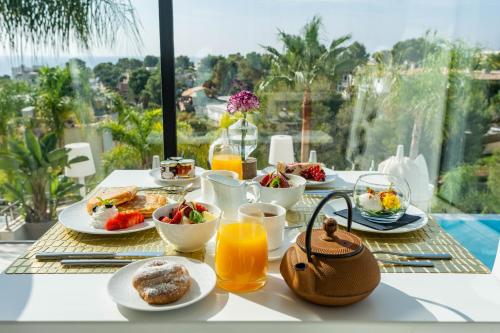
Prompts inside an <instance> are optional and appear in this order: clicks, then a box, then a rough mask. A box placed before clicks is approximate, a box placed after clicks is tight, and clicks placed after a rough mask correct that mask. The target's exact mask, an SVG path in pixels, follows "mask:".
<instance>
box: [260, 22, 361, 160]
mask: <svg viewBox="0 0 500 333" xmlns="http://www.w3.org/2000/svg"><path fill="white" fill-rule="evenodd" d="M320 28H321V18H319V17H317V16H315V17H313V19H312V20H311V21H310V22H309V23H307V24H306V25H305V26H304V28H303V31H302V34H301V35H300V36H298V35H290V34H287V33H285V32H283V31H279V32H278V37H279V39H280V41H281V43H282V44H283V52H282V53H280V52H279V51H278V50H276V49H275V48H273V47H271V46H263V47H264V49H265V50H266V51H267V52H268V53H269V54H270V55H271V58H272V60H271V61H272V62H271V72H270V75H269V76H268V77H267V79H266V80H265V81H263V82H262V83H261V85H260V89H267V88H268V87H272V86H275V85H279V84H285V85H286V86H288V87H290V88H293V89H300V90H301V91H303V98H302V142H301V160H302V161H305V160H307V158H308V156H309V143H310V130H311V115H312V97H311V90H312V87H313V84H314V83H316V82H318V81H320V80H326V81H327V82H331V83H334V82H336V81H337V80H338V79H339V76H340V75H341V74H342V73H343V71H345V70H348V69H352V68H353V60H352V59H351V58H350V57H349V53H350V49H349V48H348V47H345V46H343V45H344V43H346V42H347V41H348V40H349V39H350V38H351V37H350V36H349V35H346V36H342V37H340V38H337V39H334V40H333V41H332V42H331V44H330V46H329V47H326V46H324V45H323V44H321V43H320V41H319V31H320ZM332 85H333V84H332Z"/></svg>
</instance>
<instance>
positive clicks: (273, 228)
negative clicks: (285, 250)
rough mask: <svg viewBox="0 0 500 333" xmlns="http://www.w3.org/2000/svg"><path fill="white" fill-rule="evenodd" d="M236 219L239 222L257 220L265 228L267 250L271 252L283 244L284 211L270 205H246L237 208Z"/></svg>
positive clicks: (257, 203)
mask: <svg viewBox="0 0 500 333" xmlns="http://www.w3.org/2000/svg"><path fill="white" fill-rule="evenodd" d="M238 217H239V218H240V219H241V220H250V221H251V220H252V219H258V220H260V221H262V224H263V225H264V227H265V228H266V232H267V244H268V250H269V251H272V250H275V249H277V248H279V247H280V246H281V245H282V244H283V240H284V233H285V223H286V209H285V208H283V207H282V206H280V205H276V204H272V203H263V202H256V203H248V204H244V205H241V206H240V208H238Z"/></svg>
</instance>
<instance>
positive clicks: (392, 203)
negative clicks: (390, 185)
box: [382, 192, 401, 210]
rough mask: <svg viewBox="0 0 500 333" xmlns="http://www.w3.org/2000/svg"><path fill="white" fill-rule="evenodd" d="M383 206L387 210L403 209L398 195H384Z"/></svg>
mask: <svg viewBox="0 0 500 333" xmlns="http://www.w3.org/2000/svg"><path fill="white" fill-rule="evenodd" d="M382 206H384V208H385V209H390V210H396V209H399V208H400V207H401V203H400V202H399V198H398V196H397V195H396V194H394V193H390V192H389V193H386V194H385V195H384V198H383V199H382Z"/></svg>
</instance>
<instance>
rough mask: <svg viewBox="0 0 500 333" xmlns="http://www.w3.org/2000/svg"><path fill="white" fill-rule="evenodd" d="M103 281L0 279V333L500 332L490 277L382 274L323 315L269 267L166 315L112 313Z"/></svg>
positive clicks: (140, 175) (121, 178) (88, 277)
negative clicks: (256, 277)
mask: <svg viewBox="0 0 500 333" xmlns="http://www.w3.org/2000/svg"><path fill="white" fill-rule="evenodd" d="M339 174H340V175H341V177H342V175H343V174H342V173H339ZM346 175H349V174H346ZM350 175H351V176H352V175H353V174H350ZM346 178H348V177H346ZM102 184H103V185H105V186H117V185H131V184H135V185H139V186H153V185H154V181H153V180H151V179H149V177H148V174H147V172H145V171H115V172H113V173H112V174H111V175H110V176H109V177H107V178H106V179H105V180H104V181H103V183H102ZM109 277H110V275H106V274H80V275H68V274H54V275H50V274H34V275H7V274H2V275H0V332H32V331H34V330H35V329H36V331H38V332H45V331H50V332H68V331H69V330H68V329H71V333H76V332H86V331H90V330H91V329H92V330H94V331H96V332H99V331H102V330H104V329H106V332H120V333H123V332H129V331H130V332H138V331H140V332H157V331H160V330H161V331H165V332H169V333H170V332H176V331H184V332H186V331H188V330H191V331H193V330H194V332H197V331H200V330H203V331H207V332H221V331H234V330H235V329H238V333H240V332H250V331H252V332H255V330H256V329H263V330H264V332H265V331H267V330H269V329H273V330H274V329H276V328H278V330H279V331H281V329H285V328H286V330H287V331H290V332H299V331H300V332H303V331H304V329H308V328H309V327H311V328H312V327H314V332H321V331H329V332H331V330H332V328H333V329H348V330H350V331H352V332H358V331H359V332H361V331H363V332H366V331H367V330H370V331H371V332H379V331H380V332H401V331H403V329H413V330H416V331H419V330H420V329H422V328H425V331H426V332H443V331H454V332H462V331H474V332H481V331H485V332H486V331H490V332H493V331H498V330H500V280H497V279H495V278H494V277H493V276H492V275H489V274H389V273H387V274H382V282H381V284H380V286H379V287H378V288H377V289H376V290H375V291H374V293H373V294H372V295H371V296H369V297H368V298H367V299H366V300H364V301H362V302H360V303H358V304H355V305H352V306H348V307H342V308H328V307H322V306H316V305H312V304H309V303H307V302H305V301H302V300H301V299H299V298H297V297H296V296H295V295H294V294H293V293H292V292H291V291H290V290H289V289H288V287H287V286H286V284H285V283H284V281H283V280H282V278H281V275H280V274H279V270H278V263H271V264H270V274H269V278H268V282H267V284H266V286H265V287H264V288H263V289H261V290H260V291H258V292H255V293H248V294H240V295H236V294H231V293H227V292H225V291H222V290H219V289H216V290H215V291H214V292H213V293H212V294H211V295H209V296H208V297H207V298H206V299H205V300H203V301H201V302H199V303H197V304H195V305H192V306H190V307H188V308H185V309H179V310H176V311H172V312H165V313H142V312H137V311H132V310H128V309H125V308H121V307H117V306H116V305H115V304H114V303H113V302H112V301H111V299H110V298H109V297H108V295H107V292H106V283H107V281H108V279H109ZM299 321H300V322H308V323H309V325H308V326H306V327H304V326H303V325H297V322H299ZM207 322H209V325H207ZM277 322H279V324H277ZM464 322H467V323H468V324H467V325H464V324H463V323H464ZM126 323H133V324H134V325H124V324H126ZM460 323H462V324H460ZM276 325H279V326H276ZM96 329H97V330H96ZM266 329H267V330H266Z"/></svg>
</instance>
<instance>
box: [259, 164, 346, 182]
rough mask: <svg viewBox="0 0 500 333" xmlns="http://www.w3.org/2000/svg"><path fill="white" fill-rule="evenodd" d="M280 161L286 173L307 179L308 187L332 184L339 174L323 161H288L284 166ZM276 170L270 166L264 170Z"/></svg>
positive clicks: (268, 171) (269, 171)
mask: <svg viewBox="0 0 500 333" xmlns="http://www.w3.org/2000/svg"><path fill="white" fill-rule="evenodd" d="M282 164H284V163H281V162H279V163H278V167H279V168H284V170H285V173H288V174H292V175H297V176H301V177H302V178H305V180H306V186H307V187H314V186H323V185H327V184H330V183H332V182H334V181H335V178H337V174H336V173H335V171H333V170H332V169H329V168H326V167H324V166H323V164H321V163H311V162H305V163H301V162H295V163H288V164H285V165H284V166H282ZM275 170H276V167H274V166H270V167H267V168H264V169H263V170H262V172H264V173H271V172H273V171H275Z"/></svg>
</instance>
